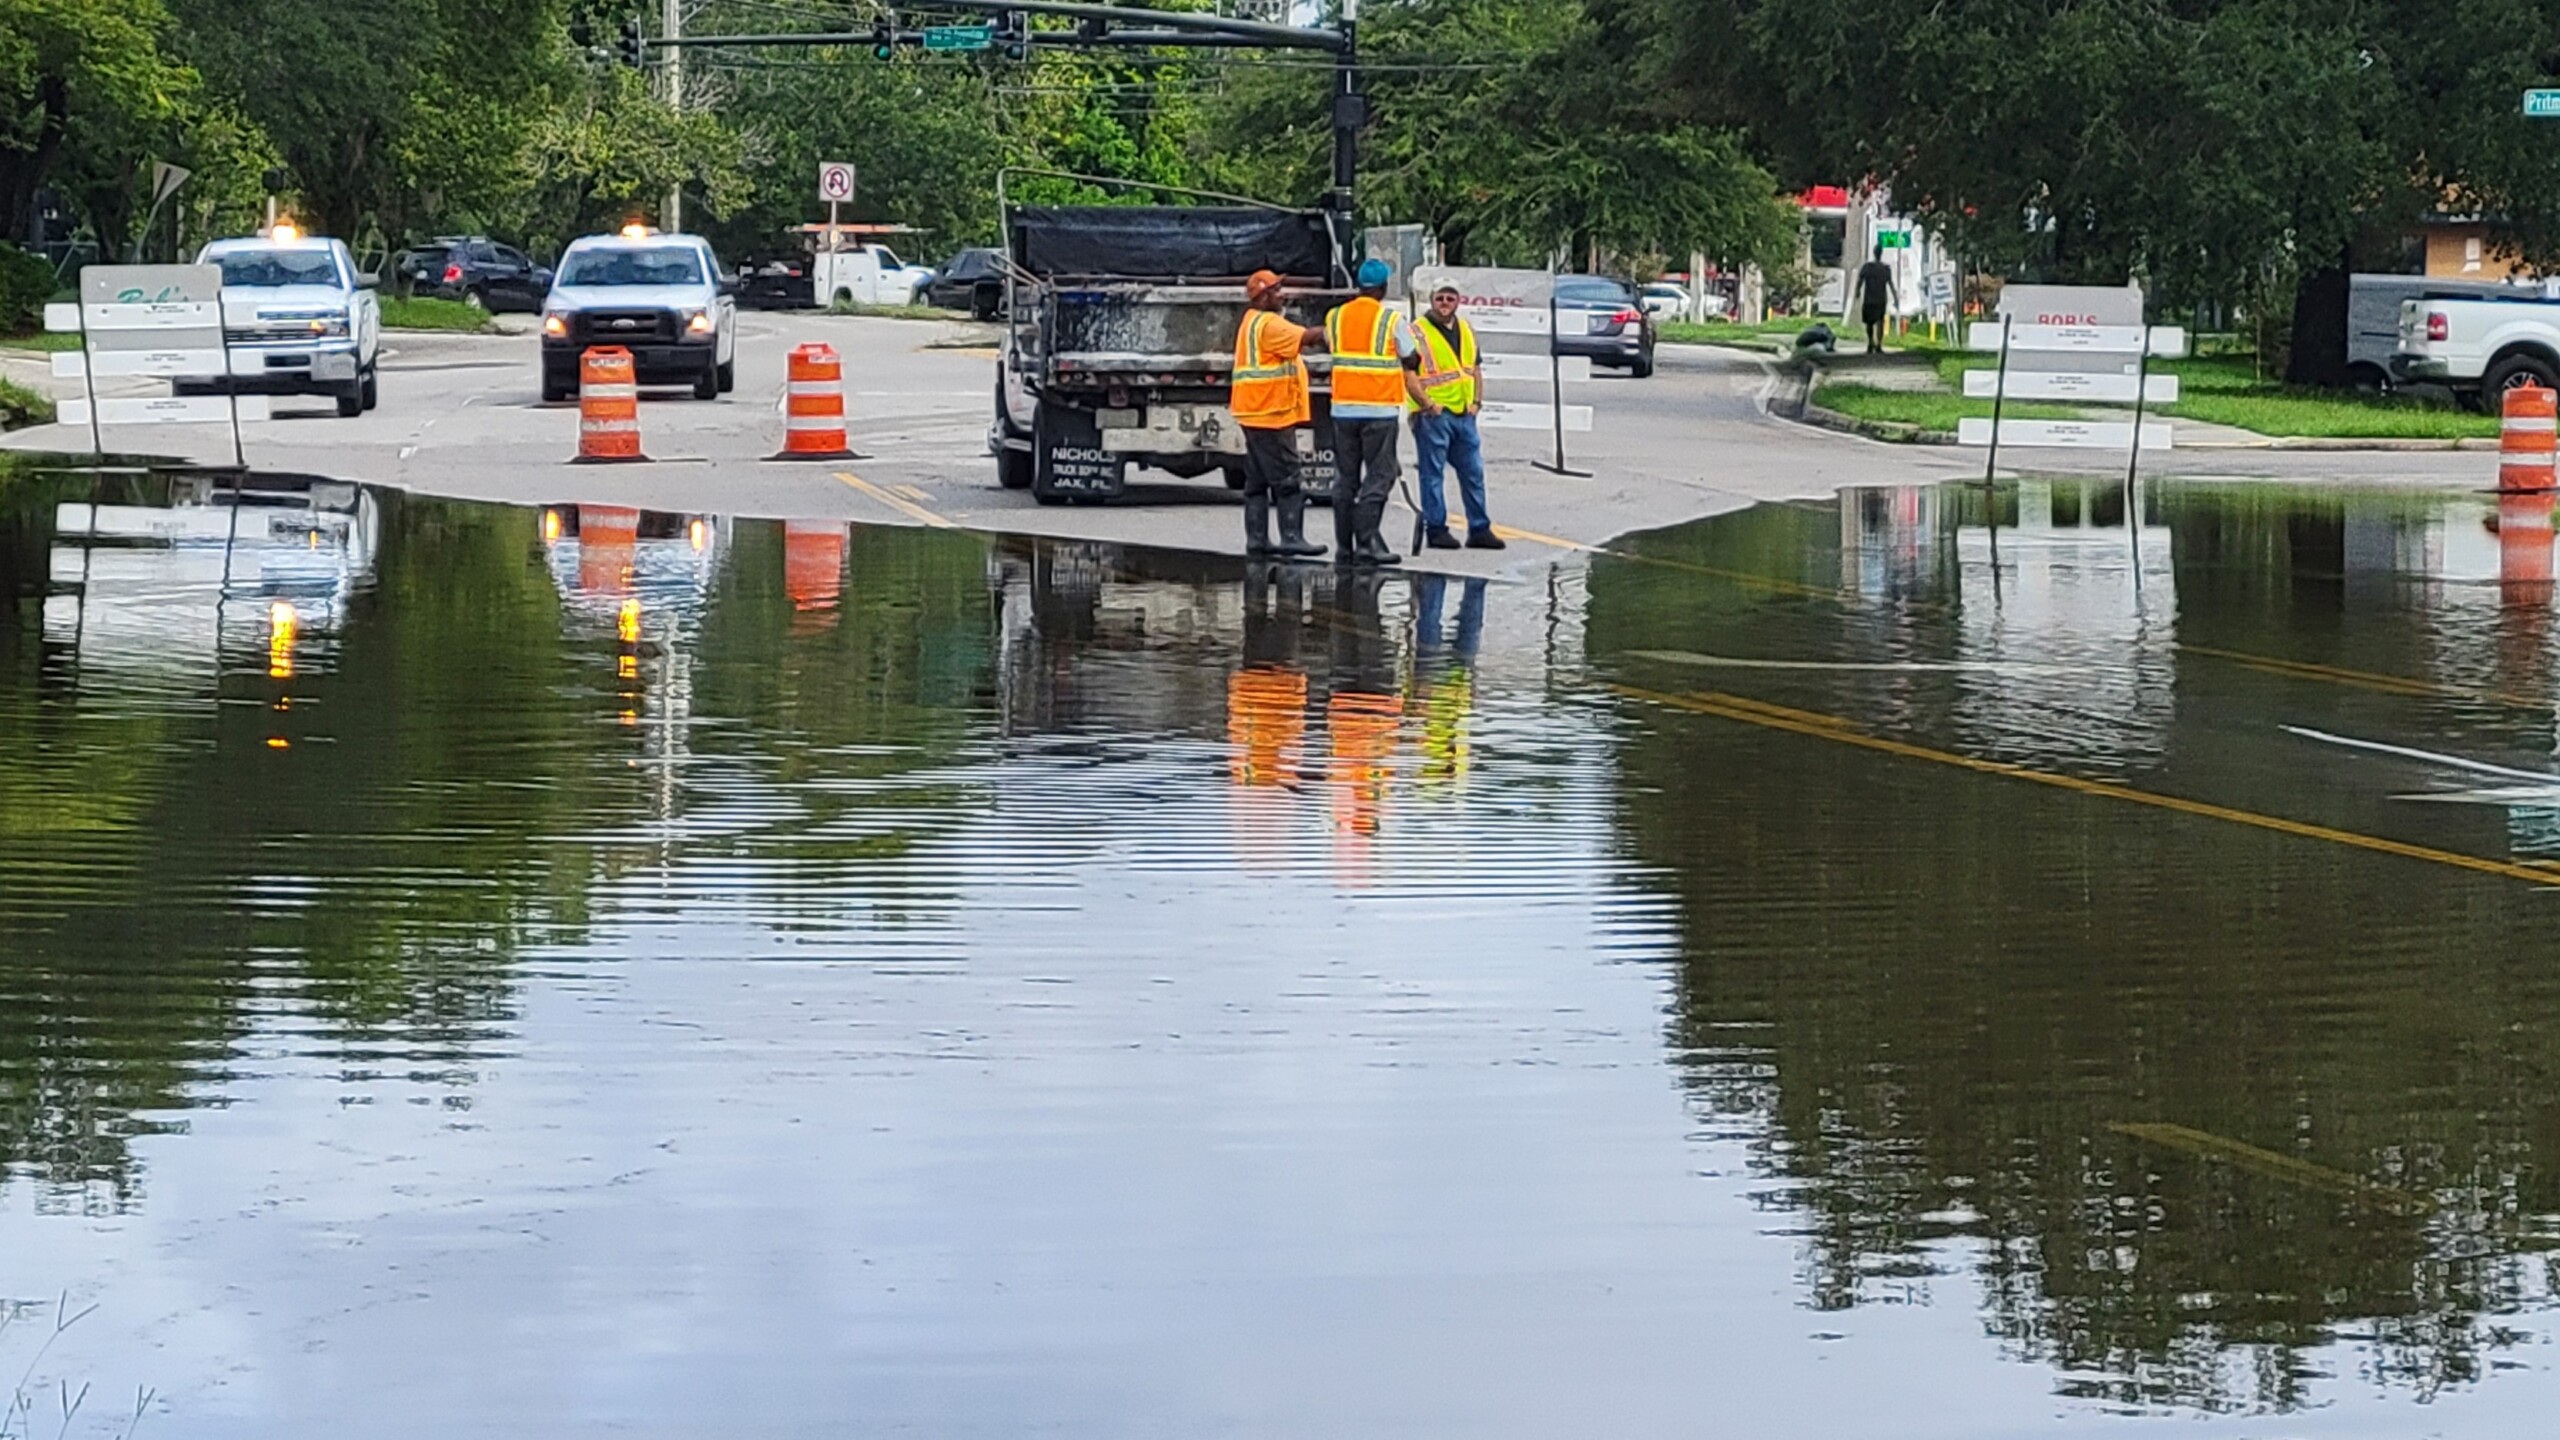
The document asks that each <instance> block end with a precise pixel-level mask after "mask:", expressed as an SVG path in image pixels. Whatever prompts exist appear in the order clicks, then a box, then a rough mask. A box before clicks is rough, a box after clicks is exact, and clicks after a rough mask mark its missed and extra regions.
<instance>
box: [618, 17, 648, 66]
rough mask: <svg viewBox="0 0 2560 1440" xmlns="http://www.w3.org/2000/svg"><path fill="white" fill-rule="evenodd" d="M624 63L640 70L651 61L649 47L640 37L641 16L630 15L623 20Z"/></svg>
mask: <svg viewBox="0 0 2560 1440" xmlns="http://www.w3.org/2000/svg"><path fill="white" fill-rule="evenodd" d="M621 53H622V63H623V64H625V65H628V66H630V67H631V68H632V69H634V70H638V69H640V68H642V67H643V66H645V65H647V64H648V63H649V48H648V46H647V45H646V44H644V43H642V41H641V38H640V17H639V16H637V15H633V16H629V17H627V18H625V19H624V20H623V22H622V52H621Z"/></svg>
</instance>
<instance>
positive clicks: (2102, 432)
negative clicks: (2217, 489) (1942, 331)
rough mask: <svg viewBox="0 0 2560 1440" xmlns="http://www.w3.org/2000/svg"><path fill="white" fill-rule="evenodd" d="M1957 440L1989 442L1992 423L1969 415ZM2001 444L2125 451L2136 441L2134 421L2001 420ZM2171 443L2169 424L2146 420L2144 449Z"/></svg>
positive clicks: (1959, 425) (2166, 446)
mask: <svg viewBox="0 0 2560 1440" xmlns="http://www.w3.org/2000/svg"><path fill="white" fill-rule="evenodd" d="M1956 443H1957V444H1959V445H1988V444H1990V443H1991V422H1990V420H1988V419H1986V418H1983V417H1980V416H1974V417H1968V418H1966V419H1962V420H1958V421H1957V422H1956ZM2000 443H2001V444H2002V445H2003V446H2017V447H2021V448H2034V447H2038V446H2043V447H2048V448H2069V449H2090V450H2124V449H2128V448H2130V447H2131V446H2132V444H2133V422H2132V421H2130V420H2011V419H2009V418H2008V417H2006V416H2003V417H2001V420H2000ZM2170 445H2171V436H2170V427H2169V426H2168V425H2165V424H2162V423H2159V422H2156V421H2150V420H2146V421H2144V422H2142V448H2143V449H2145V450H2166V449H2169V448H2170Z"/></svg>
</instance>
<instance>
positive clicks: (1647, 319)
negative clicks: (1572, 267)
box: [1555, 275, 1654, 380]
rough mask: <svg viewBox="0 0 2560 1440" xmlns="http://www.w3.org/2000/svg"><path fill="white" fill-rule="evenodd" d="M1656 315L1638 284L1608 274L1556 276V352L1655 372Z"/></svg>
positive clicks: (1641, 374)
mask: <svg viewBox="0 0 2560 1440" xmlns="http://www.w3.org/2000/svg"><path fill="white" fill-rule="evenodd" d="M1653 341H1654V334H1653V317H1652V316H1650V315H1647V314H1646V313H1645V311H1644V302H1642V301H1641V300H1638V299H1637V298H1636V292H1635V287H1634V286H1632V285H1629V284H1627V283H1626V282H1625V281H1623V280H1612V279H1609V278H1608V277H1607V276H1604V275H1559V276H1557V277H1556V341H1555V344H1556V353H1557V354H1559V355H1586V356H1589V357H1590V359H1591V363H1592V364H1594V365H1603V366H1607V367H1608V368H1610V369H1612V370H1625V371H1629V372H1631V373H1632V374H1634V376H1635V377H1636V378H1637V379H1639V380H1641V379H1643V378H1644V377H1646V376H1647V375H1650V374H1652V373H1653Z"/></svg>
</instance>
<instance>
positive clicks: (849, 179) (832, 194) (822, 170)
mask: <svg viewBox="0 0 2560 1440" xmlns="http://www.w3.org/2000/svg"><path fill="white" fill-rule="evenodd" d="M818 198H819V199H821V200H825V201H828V202H830V203H833V204H842V203H844V202H845V201H848V200H851V199H852V198H853V162H852V161H850V160H821V161H819V162H818Z"/></svg>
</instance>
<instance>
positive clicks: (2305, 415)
mask: <svg viewBox="0 0 2560 1440" xmlns="http://www.w3.org/2000/svg"><path fill="white" fill-rule="evenodd" d="M1998 364H1999V360H1998V357H1996V356H1983V355H1980V354H1977V353H1968V354H1964V355H1949V356H1947V357H1945V358H1943V359H1941V360H1940V361H1939V362H1938V379H1939V380H1940V381H1941V382H1943V383H1944V384H1945V385H1946V386H1947V387H1948V388H1949V389H1953V390H1961V389H1962V388H1963V387H1964V373H1965V372H1966V371H1968V370H1990V369H1994V368H1996V367H1997V366H1998ZM2151 368H2152V369H2153V370H2155V371H2157V372H2160V373H2163V374H2169V375H2175V376H2177V377H2178V400H2177V403H2175V404H2172V405H2162V406H2154V407H2150V408H2149V411H2148V413H2151V414H2156V415H2162V416H2166V417H2167V418H2169V419H2172V420H2197V421H2202V422H2204V423H2205V424H2208V425H2228V426H2231V427H2233V428H2235V429H2240V430H2247V431H2251V432H2253V433H2256V434H2259V435H2266V436H2272V437H2276V438H2283V439H2304V440H2476V439H2488V438H2492V437H2494V436H2496V435H2497V433H2498V417H2496V416H2494V415H2474V414H2471V413H2470V412H2468V411H2464V410H2456V409H2453V408H2451V407H2450V406H2447V405H2443V404H2439V403H2434V402H2430V401H2427V400H2422V399H2419V398H2418V397H2416V396H2410V395H2367V394H2359V393H2356V392H2353V391H2338V390H2317V389H2311V388H2308V387H2305V386H2298V385H2286V384H2284V383H2282V382H2280V381H2275V380H2268V379H2264V378H2262V377H2261V376H2260V375H2259V374H2258V372H2257V367H2256V365H2255V363H2254V361H2253V360H2252V358H2251V357H2250V356H2247V355H2212V356H2205V357H2202V358H2194V357H2190V358H2187V359H2183V360H2158V361H2154V362H2152V367H2151ZM1824 403H1828V402H1824ZM1979 403H1982V404H1986V405H1987V404H1989V403H1990V402H1989V401H1987V400H1985V401H1982V402H1979ZM1833 408H1834V409H1837V408H1838V407H1837V406H1834V407H1833ZM2011 409H2012V410H2013V411H2015V410H2016V409H2017V407H2015V406H2012V407H2011ZM1967 413H1972V412H1967Z"/></svg>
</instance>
